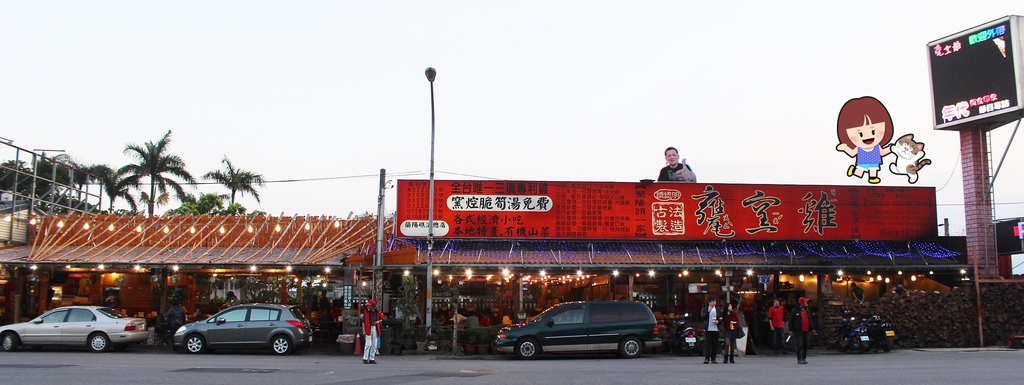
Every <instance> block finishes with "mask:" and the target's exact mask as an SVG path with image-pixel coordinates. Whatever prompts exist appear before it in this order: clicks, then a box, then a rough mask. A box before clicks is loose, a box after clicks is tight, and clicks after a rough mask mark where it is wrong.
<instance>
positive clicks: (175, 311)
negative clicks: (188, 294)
mask: <svg viewBox="0 0 1024 385" xmlns="http://www.w3.org/2000/svg"><path fill="white" fill-rule="evenodd" d="M164 314H165V315H166V316H167V325H168V327H167V334H168V335H170V336H173V335H174V332H176V331H178V328H180V327H181V326H182V325H184V324H185V309H183V308H182V307H181V302H180V301H175V302H174V304H173V305H171V308H170V309H167V312H166V313H164ZM168 339H171V338H170V337H168Z"/></svg>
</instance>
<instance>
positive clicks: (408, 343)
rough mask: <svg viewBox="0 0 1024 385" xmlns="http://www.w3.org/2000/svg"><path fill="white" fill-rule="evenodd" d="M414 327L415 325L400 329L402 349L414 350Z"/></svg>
mask: <svg viewBox="0 0 1024 385" xmlns="http://www.w3.org/2000/svg"><path fill="white" fill-rule="evenodd" d="M416 329H418V328H417V327H415V326H413V327H409V328H405V329H402V349H405V350H415V349H416V337H417V336H416V334H417V333H416Z"/></svg>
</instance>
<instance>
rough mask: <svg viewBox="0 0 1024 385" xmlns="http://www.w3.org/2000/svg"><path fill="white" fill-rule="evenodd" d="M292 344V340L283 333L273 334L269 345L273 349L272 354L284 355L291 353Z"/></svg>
mask: <svg viewBox="0 0 1024 385" xmlns="http://www.w3.org/2000/svg"><path fill="white" fill-rule="evenodd" d="M292 346H293V345H292V340H291V339H289V338H288V336H286V335H283V334H279V335H276V336H274V339H273V340H272V341H271V342H270V347H271V348H272V349H273V350H274V354H280V355H285V354H288V353H291V352H292Z"/></svg>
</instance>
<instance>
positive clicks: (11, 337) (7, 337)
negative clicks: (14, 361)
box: [0, 332, 21, 352]
mask: <svg viewBox="0 0 1024 385" xmlns="http://www.w3.org/2000/svg"><path fill="white" fill-rule="evenodd" d="M0 345H2V347H3V349H4V351H5V352H13V351H15V350H18V346H19V345H21V338H18V335H17V334H14V332H7V333H4V336H3V339H2V340H0Z"/></svg>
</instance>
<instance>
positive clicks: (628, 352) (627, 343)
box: [619, 337, 644, 358]
mask: <svg viewBox="0 0 1024 385" xmlns="http://www.w3.org/2000/svg"><path fill="white" fill-rule="evenodd" d="M643 352H644V344H643V342H640V339H639V338H636V337H626V339H624V340H622V342H619V354H620V355H622V356H623V357H625V358H636V357H639V356H640V353H643Z"/></svg>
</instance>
